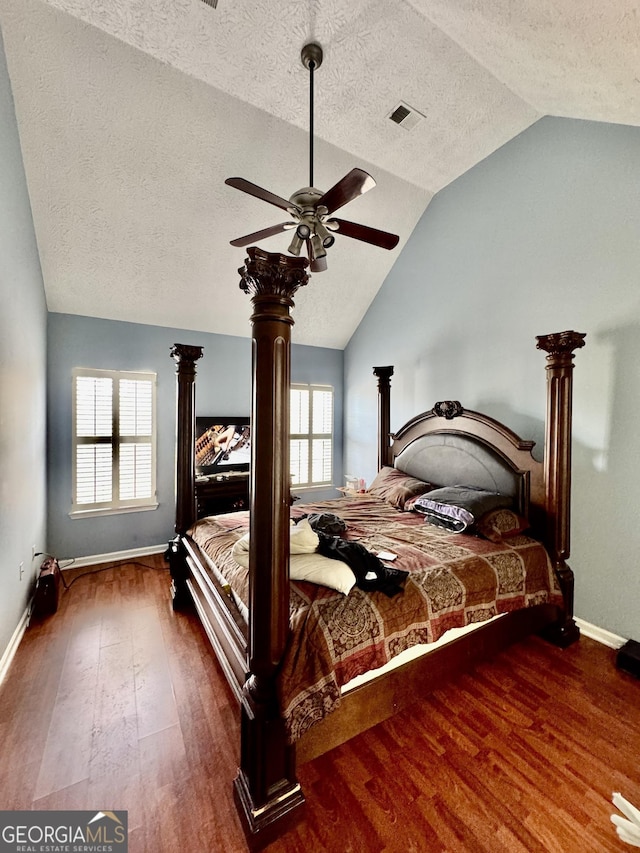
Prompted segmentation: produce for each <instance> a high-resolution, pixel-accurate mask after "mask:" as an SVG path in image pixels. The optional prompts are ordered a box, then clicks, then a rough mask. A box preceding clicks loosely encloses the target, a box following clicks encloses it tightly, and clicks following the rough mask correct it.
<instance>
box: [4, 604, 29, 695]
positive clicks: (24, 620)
mask: <svg viewBox="0 0 640 853" xmlns="http://www.w3.org/2000/svg"><path fill="white" fill-rule="evenodd" d="M29 612H30V607H29V606H27V607H26V608H25V611H24V613H23V614H22V617H21V618H20V622H19V623H18V627H17V628H16V630H15V631H14V632H13V636H12V637H11V639H10V640H9V645H8V646H7V648H6V649H5V650H4V653H3V655H2V658H0V684H2V682H3V680H4V677H5V675H6V674H7V672H8V671H9V667H10V666H11V661H12V660H13V658H14V656H15V653H16V652H17V651H18V646H19V645H20V641H21V640H22V637H23V636H24V632H25V631H26V630H27V625H28V624H29Z"/></svg>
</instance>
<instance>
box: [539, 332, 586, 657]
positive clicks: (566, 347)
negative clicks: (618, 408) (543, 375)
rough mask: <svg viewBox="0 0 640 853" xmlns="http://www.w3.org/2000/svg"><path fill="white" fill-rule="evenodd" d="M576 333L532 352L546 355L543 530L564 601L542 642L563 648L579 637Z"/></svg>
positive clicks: (542, 342) (543, 338)
mask: <svg viewBox="0 0 640 853" xmlns="http://www.w3.org/2000/svg"><path fill="white" fill-rule="evenodd" d="M584 338H585V335H584V334H582V333H581V332H573V331H568V332H558V333H556V334H551V335H538V336H537V341H538V344H537V347H538V349H541V350H544V351H545V352H547V353H548V355H547V367H546V370H547V419H546V435H545V454H544V480H545V501H546V509H547V518H548V520H549V528H548V530H547V542H546V545H547V548H548V550H549V553H550V554H551V558H552V560H553V562H554V565H555V569H556V572H557V574H558V579H559V582H560V587H561V589H562V592H563V595H564V600H565V613H564V619H563V621H561V622H560V623H558V624H557V625H556V626H553V627H552V628H551V629H550V630H549V631H548V632H546V636H548V638H549V639H550V640H552V641H553V642H554V643H556V644H557V645H559V646H562V647H565V646H568V645H570V644H571V643H573V642H574V641H575V640H577V639H578V637H579V636H580V631H579V629H578V626H577V625H576V624H575V622H574V619H573V586H574V576H573V571H572V570H571V568H570V567H569V566H568V565H567V563H566V560H567V558H568V557H569V553H570V520H571V405H572V396H573V358H574V355H573V351H574V350H576V349H579V348H580V347H583V346H584Z"/></svg>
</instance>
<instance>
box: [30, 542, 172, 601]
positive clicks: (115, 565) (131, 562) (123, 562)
mask: <svg viewBox="0 0 640 853" xmlns="http://www.w3.org/2000/svg"><path fill="white" fill-rule="evenodd" d="M33 556H34V559H35V557H50V558H51V559H52V560H55V559H56V558H55V557H54V556H53V554H47V553H46V552H44V551H38V552H37V553H35V554H34V555H33ZM74 563H75V557H74V558H72V559H70V560H67V561H66V562H65V563H64V565H62V564H61V563H58V566H59V568H60V580H61V581H62V585H63V587H64V588H65V590H67V591H68V590H70V589H71V587H72V586H73V585H74V583H75V582H76V581H78V580H80V578H85V577H87V575H97V574H99V573H100V572H106V571H107V570H109V569H117V568H118V567H119V566H123V565H126V566H140V567H141V568H143V569H152V570H153V571H160V572H166V571H167V568H168V567H167V566H149V565H148V564H147V563H141V562H139V561H138V560H127V559H124V560H116V561H114V562H112V563H110V564H109V565H106V566H101V567H100V568H99V569H91V570H90V571H88V572H82V574H80V575H76V576H75V578H73V579H72V580H71V581H70V582H69V583H67V582H66V580H65V579H64V574H63V571H62V570H63V569H68V568H69V566H72V565H73V564H74Z"/></svg>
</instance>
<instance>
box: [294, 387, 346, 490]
mask: <svg viewBox="0 0 640 853" xmlns="http://www.w3.org/2000/svg"><path fill="white" fill-rule="evenodd" d="M289 391H290V392H293V391H307V392H308V394H309V429H308V431H307V432H304V433H294V432H292V431H291V432H290V435H289V458H290V459H291V442H293V441H306V442H307V444H308V467H307V476H308V477H309V479H308V481H306V482H304V483H293V482H292V484H291V489H292V491H297V490H304V491H307V490H310V489H326V488H331V487H332V486H333V485H334V482H333V481H334V476H333V466H334V463H335V388H334V387H333V385H329V384H323V383H315V382H314V383H312V382H292V383H291V385H290V388H289ZM314 391H319V392H322V393H327V392H330V394H331V432H330V433H324V432H323V433H314V432H313V393H314ZM327 439H328V440H329V441H330V445H331V472H330V476H329V479H328V480H321V481H320V480H313V441H314V440H327Z"/></svg>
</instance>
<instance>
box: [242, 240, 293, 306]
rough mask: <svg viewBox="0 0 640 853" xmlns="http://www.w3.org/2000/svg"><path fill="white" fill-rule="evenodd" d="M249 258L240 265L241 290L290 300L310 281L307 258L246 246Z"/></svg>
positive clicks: (251, 293) (255, 295)
mask: <svg viewBox="0 0 640 853" xmlns="http://www.w3.org/2000/svg"><path fill="white" fill-rule="evenodd" d="M247 254H248V255H249V257H248V258H247V259H246V260H245V262H244V266H243V267H240V269H239V270H238V272H239V273H240V277H241V278H240V290H243V291H244V292H245V293H248V294H250V295H251V296H253V297H257V296H276V297H280V298H283V299H285V300H288V301H291V300H292V299H293V296H294V294H295V292H296V291H297V290H298V288H299V287H303V286H304V285H305V284H307V283H308V281H309V275H308V273H307V271H306V268H307V266H308V264H309V261H308V260H307V259H306V258H302V257H300V258H296V257H293V256H290V255H280V254H276V253H273V252H265V251H264V249H259V248H258V247H257V246H250V247H249V248H248V249H247Z"/></svg>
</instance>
